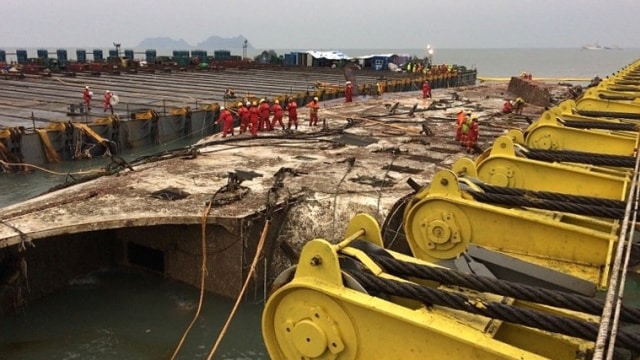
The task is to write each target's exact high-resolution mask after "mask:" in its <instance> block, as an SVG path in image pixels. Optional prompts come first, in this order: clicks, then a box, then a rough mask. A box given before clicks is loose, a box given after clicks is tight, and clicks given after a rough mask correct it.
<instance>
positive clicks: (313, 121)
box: [307, 97, 320, 126]
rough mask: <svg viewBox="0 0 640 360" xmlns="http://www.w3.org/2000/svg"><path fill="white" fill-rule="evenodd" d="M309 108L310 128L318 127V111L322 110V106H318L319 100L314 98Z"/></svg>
mask: <svg viewBox="0 0 640 360" xmlns="http://www.w3.org/2000/svg"><path fill="white" fill-rule="evenodd" d="M307 106H308V107H309V126H316V125H318V110H320V104H318V98H317V97H314V98H313V100H311V102H310V103H308V104H307Z"/></svg>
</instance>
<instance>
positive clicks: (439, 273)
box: [369, 254, 640, 324]
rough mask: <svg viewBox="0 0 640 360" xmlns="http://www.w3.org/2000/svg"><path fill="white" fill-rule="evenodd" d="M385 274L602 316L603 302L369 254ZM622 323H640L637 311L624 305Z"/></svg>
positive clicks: (639, 311)
mask: <svg viewBox="0 0 640 360" xmlns="http://www.w3.org/2000/svg"><path fill="white" fill-rule="evenodd" d="M369 256H370V257H371V259H373V260H374V261H375V262H376V263H377V264H378V265H379V266H381V267H382V268H383V269H384V271H385V272H386V273H389V274H391V275H395V276H399V277H403V278H404V277H414V278H420V279H424V280H432V281H436V282H438V283H441V284H443V285H455V286H462V287H465V288H467V289H471V290H476V291H481V292H490V293H493V294H496V295H502V296H507V297H512V298H515V299H520V300H525V301H531V302H536V303H539V304H544V305H549V306H554V307H559V308H563V309H569V310H574V311H580V312H583V313H587V314H592V315H598V316H599V315H600V314H602V309H603V307H604V301H601V300H598V299H594V298H590V297H586V296H582V295H577V294H570V293H566V292H562V291H555V290H549V289H545V288H540V287H535V286H530V285H524V284H519V283H516V282H511V281H506V280H495V279H491V278H488V277H484V276H478V275H470V274H465V273H462V272H459V271H455V270H448V269H442V268H437V267H432V266H428V265H419V264H414V263H409V262H404V261H400V260H396V259H394V258H392V257H389V256H382V255H376V254H369ZM620 317H621V319H622V321H624V322H628V323H632V324H640V308H638V307H629V306H625V307H623V308H622V312H621V314H620Z"/></svg>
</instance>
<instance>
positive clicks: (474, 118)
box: [471, 114, 479, 120]
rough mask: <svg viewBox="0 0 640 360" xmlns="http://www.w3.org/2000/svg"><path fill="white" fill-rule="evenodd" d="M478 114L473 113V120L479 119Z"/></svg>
mask: <svg viewBox="0 0 640 360" xmlns="http://www.w3.org/2000/svg"><path fill="white" fill-rule="evenodd" d="M478 117H479V116H478V114H473V116H472V117H471V119H472V120H478Z"/></svg>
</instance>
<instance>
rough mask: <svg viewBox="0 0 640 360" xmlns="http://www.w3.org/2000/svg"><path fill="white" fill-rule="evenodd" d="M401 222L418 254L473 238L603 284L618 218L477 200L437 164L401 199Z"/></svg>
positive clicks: (443, 255)
mask: <svg viewBox="0 0 640 360" xmlns="http://www.w3.org/2000/svg"><path fill="white" fill-rule="evenodd" d="M465 186H471V187H472V186H473V185H472V184H465ZM403 227H404V231H405V234H406V237H407V241H408V243H409V247H410V248H411V251H412V254H413V255H414V256H415V257H417V258H419V259H423V260H427V261H435V260H440V259H453V258H455V257H457V256H459V255H460V254H461V253H462V252H464V251H465V250H466V248H467V246H468V244H470V243H473V244H476V245H479V246H482V247H485V248H488V249H491V250H495V251H499V252H502V253H505V254H508V255H510V256H513V257H517V258H519V259H521V260H523V261H527V262H530V263H534V264H537V265H541V266H545V267H547V268H550V269H554V270H557V271H561V272H565V273H570V274H572V275H574V276H576V277H579V278H582V279H584V280H587V281H590V282H592V283H593V284H594V285H596V286H597V287H599V288H606V287H607V281H608V272H609V266H610V262H611V260H612V259H611V257H612V252H613V247H614V245H615V243H616V241H617V232H618V228H619V224H618V222H617V221H611V220H602V219H596V218H592V217H587V216H579V215H573V214H567V213H558V212H551V211H541V210H534V209H526V208H509V207H506V206H498V205H492V204H487V203H481V202H478V201H475V200H474V199H472V198H471V196H470V195H469V194H468V193H466V192H465V191H463V189H462V188H461V186H460V184H459V182H458V177H457V176H456V175H455V174H454V173H453V172H452V171H449V170H441V171H439V172H438V173H436V175H435V176H434V178H433V180H432V181H431V183H430V185H429V186H426V187H424V188H422V189H421V190H420V191H419V192H418V193H417V194H416V195H415V197H414V198H413V199H412V200H411V201H410V202H409V203H407V206H406V209H405V213H404V221H403ZM525 229H526V231H524V230H525Z"/></svg>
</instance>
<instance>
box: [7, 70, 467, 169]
mask: <svg viewBox="0 0 640 360" xmlns="http://www.w3.org/2000/svg"><path fill="white" fill-rule="evenodd" d="M356 77H357V81H358V83H357V84H358V86H359V90H360V91H361V92H363V93H368V94H374V93H375V86H376V83H377V82H383V83H384V84H385V89H386V91H387V92H401V91H412V90H418V89H419V88H420V86H421V84H422V82H423V80H424V79H426V78H425V77H420V76H415V75H412V74H409V75H407V74H396V73H391V72H384V73H381V72H379V71H371V70H362V71H357V72H356ZM428 79H429V80H431V82H432V87H434V88H442V87H449V86H456V85H471V84H474V83H475V80H476V72H475V70H473V71H465V72H461V73H455V74H445V75H438V76H429V77H428ZM344 81H345V75H344V74H343V71H342V70H340V69H324V68H312V69H306V68H303V67H289V68H275V69H273V68H245V69H227V70H219V71H189V72H182V71H181V72H175V71H174V72H156V73H147V72H142V71H140V72H137V73H126V72H125V73H118V74H112V73H103V75H101V76H92V75H90V74H86V73H82V74H77V76H73V77H64V76H62V75H59V74H54V75H52V76H50V77H49V76H36V75H26V76H25V77H23V78H19V77H15V76H8V75H4V76H0V83H2V86H1V87H0V142H2V143H3V144H4V147H5V148H6V149H4V152H8V153H12V154H13V155H15V156H17V157H18V158H20V157H22V159H23V160H22V161H23V162H25V163H29V164H35V165H41V164H46V163H51V162H58V161H60V160H77V159H81V158H84V157H91V156H99V155H102V154H103V153H105V152H106V151H107V150H109V153H111V154H114V153H122V152H123V151H125V150H126V149H130V148H136V147H140V146H144V145H156V144H166V143H168V142H171V141H174V140H176V139H186V138H193V139H194V141H195V140H197V139H199V138H202V137H204V136H207V135H211V134H213V133H216V132H218V131H219V128H218V125H217V124H216V122H215V120H217V109H218V106H219V105H230V104H235V103H236V102H237V101H238V100H241V99H242V98H250V99H259V98H266V99H275V98H280V99H283V98H284V97H285V96H292V97H294V98H295V99H296V100H297V102H298V105H299V106H302V105H304V104H306V103H307V102H308V101H310V99H311V98H313V97H314V96H318V97H319V98H320V99H321V101H323V100H331V99H336V98H341V97H343V96H344V92H343V88H344ZM85 86H90V87H91V89H92V91H93V92H94V98H93V101H92V106H93V108H92V111H91V112H89V113H87V112H85V111H84V109H83V108H82V106H81V103H82V94H81V92H82V89H83V88H84V87H85ZM227 89H232V90H233V91H234V92H235V96H236V97H233V98H230V97H225V91H226V90H227ZM106 90H110V91H112V92H114V93H115V94H117V95H118V97H119V99H120V103H119V104H118V105H117V106H116V108H115V116H108V114H107V113H105V112H103V109H102V104H103V99H102V96H103V94H104V92H105V91H106ZM153 114H156V115H157V117H154V116H153ZM3 128H4V130H2V129H3ZM92 131H93V132H92ZM0 150H3V149H2V148H0ZM5 157H11V154H5ZM0 159H1V158H0ZM9 162H11V161H9Z"/></svg>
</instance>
